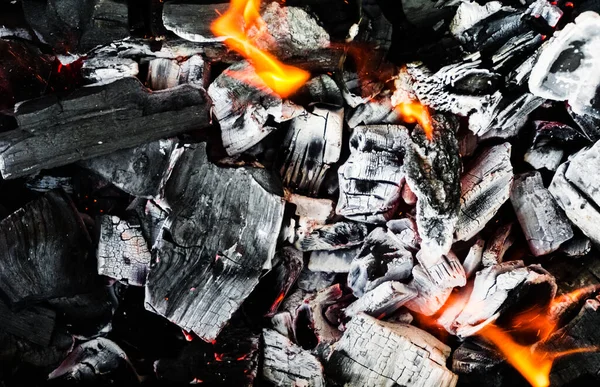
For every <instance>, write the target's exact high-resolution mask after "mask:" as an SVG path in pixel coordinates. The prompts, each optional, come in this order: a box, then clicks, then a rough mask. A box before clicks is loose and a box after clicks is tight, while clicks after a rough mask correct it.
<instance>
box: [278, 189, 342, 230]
mask: <svg viewBox="0 0 600 387" xmlns="http://www.w3.org/2000/svg"><path fill="white" fill-rule="evenodd" d="M285 200H286V201H287V202H288V203H292V204H294V205H295V206H296V212H295V214H296V215H298V216H299V217H300V218H306V219H307V220H308V222H314V223H316V224H325V223H326V222H327V221H328V220H330V219H331V218H332V217H333V215H334V206H335V203H334V202H333V201H332V200H330V199H317V198H311V197H308V196H302V195H297V194H288V192H287V191H286V195H285Z"/></svg>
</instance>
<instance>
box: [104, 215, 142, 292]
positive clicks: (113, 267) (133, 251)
mask: <svg viewBox="0 0 600 387" xmlns="http://www.w3.org/2000/svg"><path fill="white" fill-rule="evenodd" d="M100 219H101V220H100V241H99V242H98V274H101V275H105V276H107V277H111V278H114V279H116V280H119V281H123V282H125V283H128V284H131V285H137V286H143V285H144V284H145V283H146V275H147V273H148V267H149V266H150V260H151V256H150V250H148V244H147V243H146V240H145V239H144V236H143V235H142V231H141V228H140V226H139V225H136V224H132V223H130V222H128V221H126V220H122V219H119V217H117V216H110V215H104V216H102V217H101V218H100Z"/></svg>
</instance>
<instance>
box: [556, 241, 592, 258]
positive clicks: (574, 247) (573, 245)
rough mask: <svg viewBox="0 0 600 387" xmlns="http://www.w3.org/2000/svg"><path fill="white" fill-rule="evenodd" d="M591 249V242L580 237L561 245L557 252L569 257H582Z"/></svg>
mask: <svg viewBox="0 0 600 387" xmlns="http://www.w3.org/2000/svg"><path fill="white" fill-rule="evenodd" d="M591 249H592V241H590V240H589V239H588V238H586V237H584V236H581V237H574V238H572V239H571V240H568V241H567V242H565V243H563V244H562V245H561V246H560V248H559V251H560V252H562V253H565V254H566V255H567V256H569V257H583V256H584V255H586V254H588V253H589V252H590V250H591Z"/></svg>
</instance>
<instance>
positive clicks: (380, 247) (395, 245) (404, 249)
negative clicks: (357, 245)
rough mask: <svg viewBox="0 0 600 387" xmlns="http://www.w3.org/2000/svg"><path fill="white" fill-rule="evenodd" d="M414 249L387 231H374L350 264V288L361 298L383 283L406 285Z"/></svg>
mask: <svg viewBox="0 0 600 387" xmlns="http://www.w3.org/2000/svg"><path fill="white" fill-rule="evenodd" d="M413 265H414V263H413V255H412V252H411V246H409V245H407V244H405V243H404V242H403V241H402V239H401V238H399V237H398V236H397V235H395V234H394V233H392V232H391V231H386V230H385V229H384V228H383V227H378V228H376V229H375V230H373V231H372V232H371V233H370V234H369V235H368V236H367V238H366V239H365V241H364V245H363V246H362V248H361V250H360V251H359V253H358V254H357V255H356V257H355V258H354V259H353V261H352V263H351V264H350V272H349V273H348V287H350V288H351V289H352V292H353V293H354V295H355V296H357V297H361V296H363V294H364V293H365V292H368V291H370V290H372V289H374V288H375V287H377V286H378V285H380V284H381V283H382V282H385V281H403V280H406V279H408V278H409V277H410V274H411V271H412V268H413Z"/></svg>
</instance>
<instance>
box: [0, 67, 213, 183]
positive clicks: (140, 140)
mask: <svg viewBox="0 0 600 387" xmlns="http://www.w3.org/2000/svg"><path fill="white" fill-rule="evenodd" d="M209 109H210V103H209V102H208V98H207V96H206V92H205V91H204V90H203V89H201V88H199V87H195V86H191V85H181V86H178V87H175V88H172V89H168V90H161V91H156V92H150V91H149V90H148V89H146V88H145V87H144V86H143V85H142V84H141V83H140V81H139V80H137V79H136V78H132V77H130V78H123V79H119V80H117V81H115V82H113V83H110V84H108V85H102V86H92V87H84V88H81V89H79V90H77V91H75V92H73V93H71V94H69V95H67V96H65V97H61V96H57V95H54V94H53V95H49V96H46V97H42V98H38V99H34V100H30V101H27V102H25V103H23V104H21V105H19V106H18V108H17V109H16V111H15V116H16V119H17V122H18V124H19V127H18V129H15V130H12V131H9V132H5V133H2V135H1V136H0V172H1V173H2V177H3V178H5V179H8V178H15V177H19V176H24V175H30V174H34V173H36V172H39V171H40V170H41V169H48V168H54V167H59V166H62V165H65V164H70V163H73V162H76V161H80V160H86V159H90V158H93V157H97V156H101V155H106V154H109V153H112V152H114V151H117V150H120V149H126V148H132V147H135V146H138V145H140V144H144V143H146V142H150V141H155V140H158V139H160V138H165V137H171V136H174V135H177V134H180V133H185V132H187V131H190V130H193V129H201V128H203V127H206V126H208V125H209V114H208V112H209Z"/></svg>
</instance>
